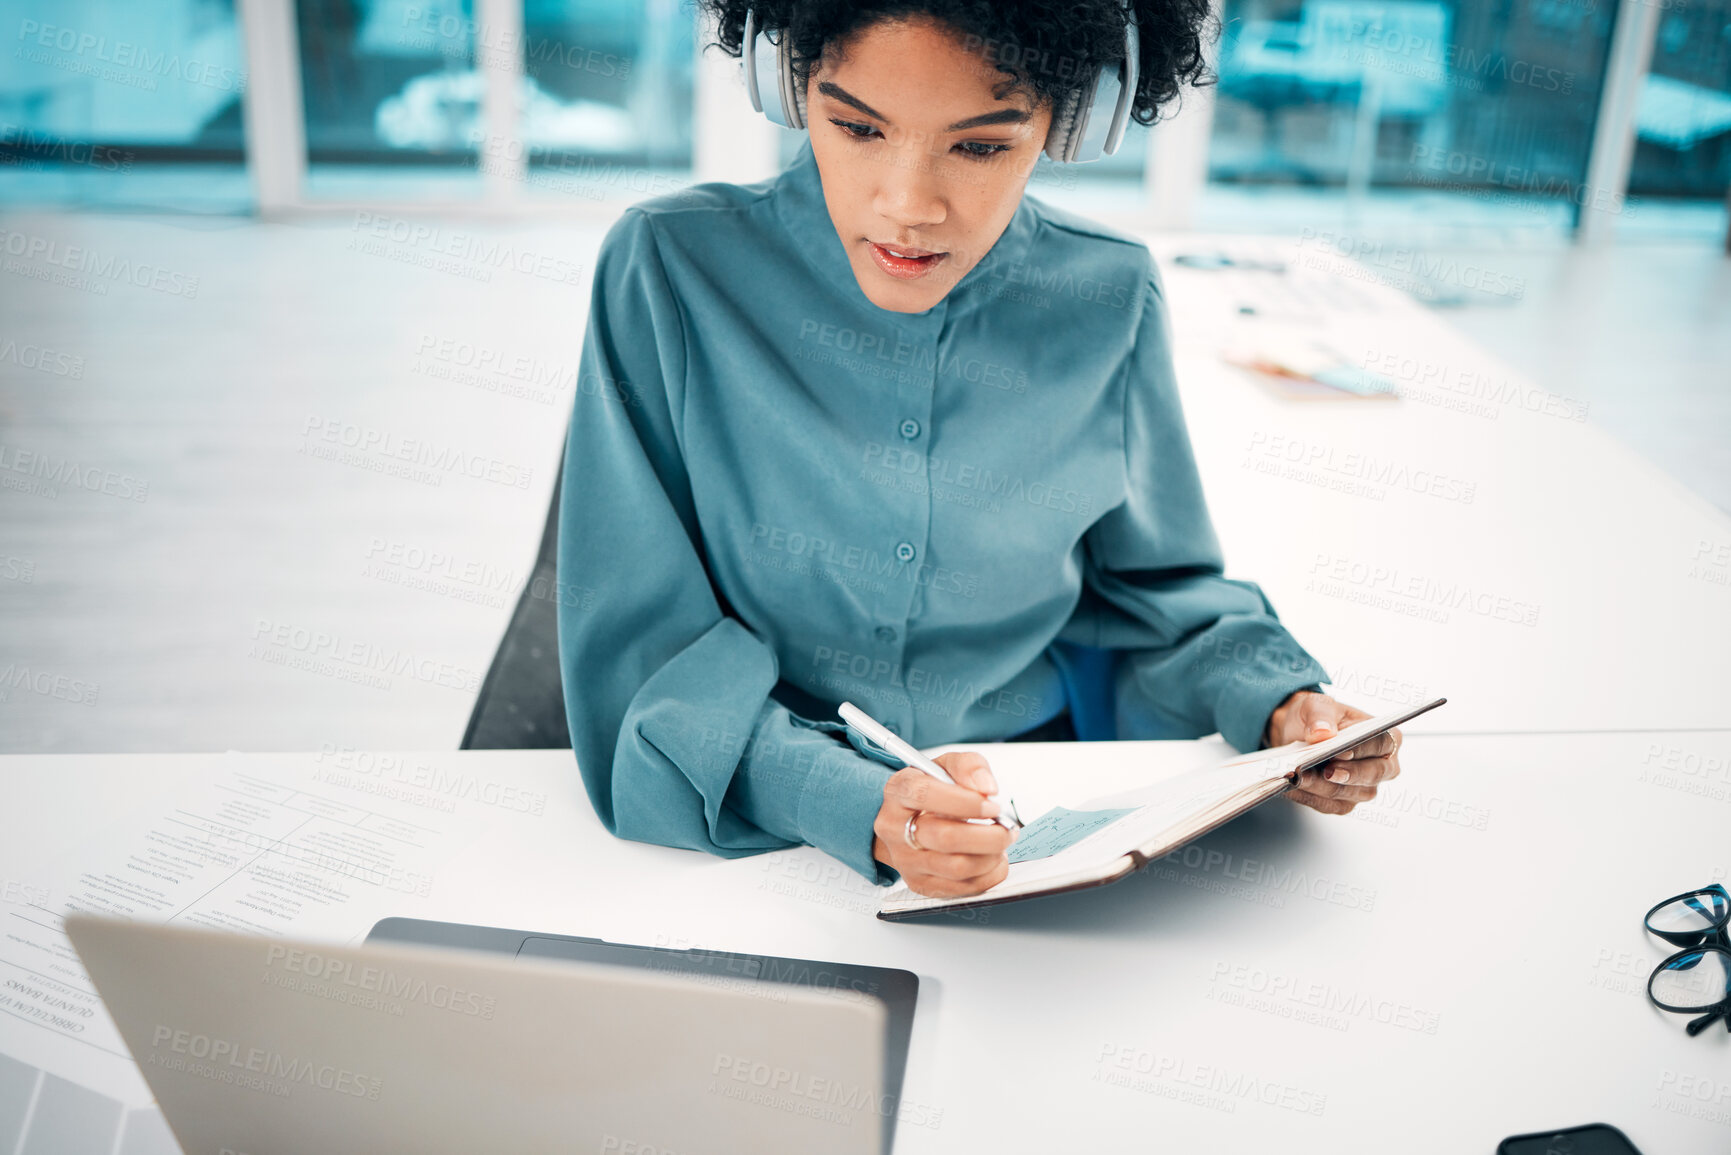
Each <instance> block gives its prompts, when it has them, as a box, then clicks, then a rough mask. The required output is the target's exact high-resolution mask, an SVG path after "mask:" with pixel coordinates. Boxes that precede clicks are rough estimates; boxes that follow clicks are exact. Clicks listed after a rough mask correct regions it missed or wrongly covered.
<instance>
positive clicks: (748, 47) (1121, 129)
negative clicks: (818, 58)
mask: <svg viewBox="0 0 1731 1155" xmlns="http://www.w3.org/2000/svg"><path fill="white" fill-rule="evenodd" d="M1124 20H1125V23H1124V59H1123V60H1121V61H1118V62H1117V63H1116V64H1114V65H1107V66H1097V67H1095V68H1094V70H1093V72H1092V74H1091V75H1090V76H1089V78H1088V79H1087V81H1085V82H1084V83H1083V85H1082V87H1081V88H1080V89H1077V90H1074V91H1072V92H1071V93H1070V94H1069V95H1068V96H1066V97H1065V98H1064V99H1063V100H1061V101H1060V102H1059V105H1058V106H1057V107H1054V108H1053V109H1052V126H1051V128H1050V129H1049V130H1048V131H1047V133H1046V148H1045V152H1046V155H1047V156H1049V157H1051V158H1052V159H1053V160H1054V161H1056V162H1058V163H1060V164H1086V163H1087V162H1088V161H1092V160H1099V159H1100V158H1101V157H1102V156H1110V155H1112V154H1113V153H1115V152H1117V151H1118V146H1119V145H1120V144H1122V143H1123V141H1124V133H1125V132H1126V131H1127V130H1128V129H1129V127H1130V113H1131V112H1132V111H1133V109H1134V107H1135V104H1136V82H1137V79H1138V77H1139V76H1140V72H1141V59H1142V58H1141V36H1140V34H1139V31H1138V29H1137V27H1136V9H1135V7H1134V6H1133V5H1132V4H1131V3H1130V0H1125V4H1124ZM739 65H740V70H741V71H742V72H743V73H744V74H745V92H746V95H747V96H748V97H749V98H750V99H751V107H752V108H753V109H754V110H755V111H757V112H761V113H763V114H764V115H765V116H767V117H768V118H769V119H770V121H771V122H772V123H774V124H779V125H781V126H782V127H783V128H804V127H806V124H805V92H804V90H803V89H802V88H801V87H800V86H799V83H798V80H797V78H796V77H795V76H794V73H793V50H792V46H791V45H790V44H789V42H788V37H787V35H786V34H785V32H783V33H781V34H779V35H776V34H772V33H771V32H770V30H769V29H767V28H760V27H758V24H757V10H756V9H755V8H748V9H746V11H745V30H744V34H743V36H742V37H741V45H740V59H739Z"/></svg>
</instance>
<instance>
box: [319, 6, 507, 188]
mask: <svg viewBox="0 0 1731 1155" xmlns="http://www.w3.org/2000/svg"><path fill="white" fill-rule="evenodd" d="M295 7H296V16H297V20H296V24H297V28H298V32H299V36H300V55H301V91H302V102H303V104H304V106H305V108H306V139H307V162H308V170H307V195H308V196H309V197H310V198H315V199H317V198H333V197H334V198H342V199H349V198H356V199H365V198H395V197H406V198H409V199H420V198H428V197H437V198H444V197H458V198H461V197H469V196H476V195H479V193H480V190H481V178H480V173H479V170H478V169H477V167H476V157H477V153H478V150H477V147H476V142H477V141H478V140H479V135H480V124H481V119H480V118H481V90H482V87H483V78H482V76H481V74H480V73H479V72H478V71H477V70H476V68H475V63H474V61H475V35H476V30H475V15H474V6H473V4H472V3H470V2H469V0H297V3H296V6H295Z"/></svg>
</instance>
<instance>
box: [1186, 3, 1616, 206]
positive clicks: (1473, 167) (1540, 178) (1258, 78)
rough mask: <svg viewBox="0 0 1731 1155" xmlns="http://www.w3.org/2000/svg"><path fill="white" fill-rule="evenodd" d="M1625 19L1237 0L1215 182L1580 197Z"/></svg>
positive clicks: (1225, 60)
mask: <svg viewBox="0 0 1731 1155" xmlns="http://www.w3.org/2000/svg"><path fill="white" fill-rule="evenodd" d="M1614 15H1615V13H1614V10H1613V6H1612V5H1611V4H1610V3H1607V2H1605V0H1513V2H1510V3H1503V2H1498V3H1491V2H1489V0H1386V2H1381V3H1378V2H1369V0H1304V2H1303V3H1291V2H1290V0H1227V4H1226V13H1225V19H1226V29H1225V35H1224V36H1223V38H1222V42H1221V51H1220V66H1219V67H1220V85H1219V91H1218V100H1217V102H1216V106H1215V116H1214V129H1213V144H1212V148H1211V153H1210V177H1211V179H1213V180H1215V181H1219V182H1235V183H1240V184H1263V185H1269V184H1286V185H1295V186H1308V187H1311V188H1320V189H1327V188H1340V187H1346V188H1349V189H1360V190H1362V189H1367V188H1370V187H1371V186H1382V187H1397V188H1424V189H1444V190H1451V191H1461V192H1475V193H1480V194H1483V193H1493V194H1495V195H1496V196H1497V197H1499V198H1507V199H1519V198H1527V199H1532V200H1539V201H1556V202H1558V203H1559V204H1563V205H1568V204H1570V203H1571V202H1573V203H1578V202H1579V200H1580V198H1582V197H1583V196H1585V195H1589V194H1588V193H1586V192H1585V191H1584V190H1583V189H1582V188H1581V185H1582V182H1583V180H1584V178H1585V175H1586V170H1587V158H1588V153H1589V151H1590V148H1591V145H1592V134H1593V125H1594V119H1595V116H1596V112H1597V107H1598V101H1599V91H1600V87H1601V84H1602V81H1603V76H1604V67H1605V58H1606V54H1607V52H1608V49H1609V44H1610V32H1611V25H1612V21H1613V18H1614ZM1564 219H1566V218H1564Z"/></svg>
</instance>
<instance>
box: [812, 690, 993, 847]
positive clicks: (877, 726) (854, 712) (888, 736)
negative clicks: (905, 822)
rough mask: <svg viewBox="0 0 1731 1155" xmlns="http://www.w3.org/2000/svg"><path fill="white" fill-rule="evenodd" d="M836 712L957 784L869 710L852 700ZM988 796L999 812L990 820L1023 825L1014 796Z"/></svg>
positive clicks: (911, 763)
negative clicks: (861, 707)
mask: <svg viewBox="0 0 1731 1155" xmlns="http://www.w3.org/2000/svg"><path fill="white" fill-rule="evenodd" d="M836 712H837V713H839V714H840V715H841V716H842V720H843V721H845V722H846V723H847V724H848V725H850V726H852V727H853V728H854V729H856V730H858V731H859V732H860V733H861V734H864V735H865V736H866V737H867V738H870V739H871V740H872V741H873V742H876V743H877V744H878V745H879V746H881V747H883V748H884V750H885V751H886V752H888V753H890V754H893V755H895V756H896V757H897V758H900V759H901V760H902V761H903V762H904V763H905V764H907V765H909V766H912V767H913V768H914V769H916V770H924V771H925V772H926V773H927V774H930V775H931V776H932V777H933V778H936V779H937V780H938V781H939V782H948V783H949V784H950V785H952V786H954V785H955V784H956V780H955V779H954V778H951V777H950V776H949V775H948V774H947V773H945V771H944V768H943V767H942V766H939V765H938V764H937V763H936V762H933V761H932V760H931V759H930V758H927V757H926V756H925V755H924V754H921V753H920V752H919V751H918V750H915V749H914V748H913V747H912V746H910V745H908V744H907V743H906V742H904V741H902V740H901V739H900V738H898V737H896V736H895V734H894V733H892V732H891V731H890V729H889V727H887V726H885V725H884V724H883V723H882V722H879V721H877V720H876V719H875V718H873V717H872V716H871V715H870V714H867V713H866V712H865V711H864V710H862V709H860V708H859V707H858V706H856V705H854V704H853V703H852V702H843V703H842V704H841V705H840V706H838V707H836ZM989 797H990V798H991V800H992V801H993V802H996V803H997V804H998V816H997V817H996V818H994V819H992V821H994V822H996V823H997V824H998V825H1000V826H1002V827H1003V828H1004V829H1006V830H1014V829H1015V828H1016V827H1018V826H1020V825H1022V818H1021V815H1019V814H1017V813H1016V803H1015V800H1014V799H1011V798H1008V797H1005V796H1004V795H1002V794H992V795H989ZM968 821H970V822H972V821H974V819H971V818H970V819H968Z"/></svg>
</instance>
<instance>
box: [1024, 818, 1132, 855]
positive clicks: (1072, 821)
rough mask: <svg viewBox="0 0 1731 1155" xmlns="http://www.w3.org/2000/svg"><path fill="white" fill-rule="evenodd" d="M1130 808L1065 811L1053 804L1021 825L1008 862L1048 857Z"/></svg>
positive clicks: (1108, 824)
mask: <svg viewBox="0 0 1731 1155" xmlns="http://www.w3.org/2000/svg"><path fill="white" fill-rule="evenodd" d="M1134 809H1135V807H1133V806H1128V807H1125V808H1124V809H1122V810H1065V809H1064V808H1063V807H1062V806H1058V807H1054V808H1053V809H1051V810H1049V811H1047V812H1046V813H1045V814H1042V815H1040V817H1038V818H1036V819H1034V821H1032V822H1030V823H1028V825H1026V826H1024V827H1023V828H1022V832H1021V833H1020V834H1018V835H1017V836H1016V841H1014V842H1012V843H1010V852H1009V857H1010V861H1011V862H1012V863H1014V862H1026V861H1028V860H1029V859H1032V858H1050V857H1051V856H1052V855H1054V854H1057V853H1058V852H1059V851H1061V850H1068V849H1070V847H1072V846H1074V845H1076V843H1078V842H1080V841H1082V839H1084V838H1086V837H1088V835H1090V834H1092V833H1094V832H1095V831H1096V830H1101V829H1104V828H1105V827H1107V826H1110V825H1111V824H1112V823H1114V822H1116V821H1118V819H1120V818H1122V817H1124V815H1126V814H1129V813H1130V812H1131V811H1133V810H1134Z"/></svg>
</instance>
